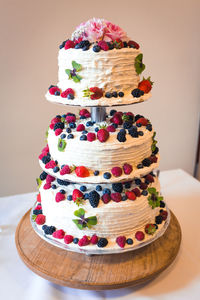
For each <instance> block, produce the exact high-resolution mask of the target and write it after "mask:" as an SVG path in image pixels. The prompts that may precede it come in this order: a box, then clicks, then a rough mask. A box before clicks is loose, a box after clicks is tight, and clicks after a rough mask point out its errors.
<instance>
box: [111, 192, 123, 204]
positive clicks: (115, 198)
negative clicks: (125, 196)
mask: <svg viewBox="0 0 200 300" xmlns="http://www.w3.org/2000/svg"><path fill="white" fill-rule="evenodd" d="M111 199H112V200H113V201H115V202H120V201H121V200H122V196H121V194H120V193H112V194H111Z"/></svg>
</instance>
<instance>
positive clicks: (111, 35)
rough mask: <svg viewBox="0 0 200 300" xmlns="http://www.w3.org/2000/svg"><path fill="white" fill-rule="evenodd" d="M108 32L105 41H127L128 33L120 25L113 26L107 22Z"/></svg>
mask: <svg viewBox="0 0 200 300" xmlns="http://www.w3.org/2000/svg"><path fill="white" fill-rule="evenodd" d="M106 26H107V30H106V33H105V37H104V41H106V42H111V41H115V40H116V39H120V40H122V41H127V40H128V38H127V35H126V32H124V31H123V29H122V28H121V27H119V26H118V25H115V24H112V23H110V22H106Z"/></svg>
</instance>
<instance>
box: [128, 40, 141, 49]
mask: <svg viewBox="0 0 200 300" xmlns="http://www.w3.org/2000/svg"><path fill="white" fill-rule="evenodd" d="M128 46H129V47H131V48H135V49H139V48H140V45H139V44H138V43H136V42H134V41H129V42H128Z"/></svg>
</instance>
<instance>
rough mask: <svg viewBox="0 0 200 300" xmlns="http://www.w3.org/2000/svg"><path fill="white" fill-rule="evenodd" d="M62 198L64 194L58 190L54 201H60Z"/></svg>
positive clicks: (63, 198)
mask: <svg viewBox="0 0 200 300" xmlns="http://www.w3.org/2000/svg"><path fill="white" fill-rule="evenodd" d="M63 200H65V195H64V194H62V193H60V192H58V193H57V194H56V202H60V201H63Z"/></svg>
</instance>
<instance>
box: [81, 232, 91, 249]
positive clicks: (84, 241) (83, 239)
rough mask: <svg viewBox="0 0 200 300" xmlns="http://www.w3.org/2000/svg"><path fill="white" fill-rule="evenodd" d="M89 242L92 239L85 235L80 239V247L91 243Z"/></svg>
mask: <svg viewBox="0 0 200 300" xmlns="http://www.w3.org/2000/svg"><path fill="white" fill-rule="evenodd" d="M89 243H90V240H89V238H88V237H87V235H84V236H83V237H82V238H81V239H80V240H79V241H78V245H79V246H80V247H82V246H87V245H89Z"/></svg>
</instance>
